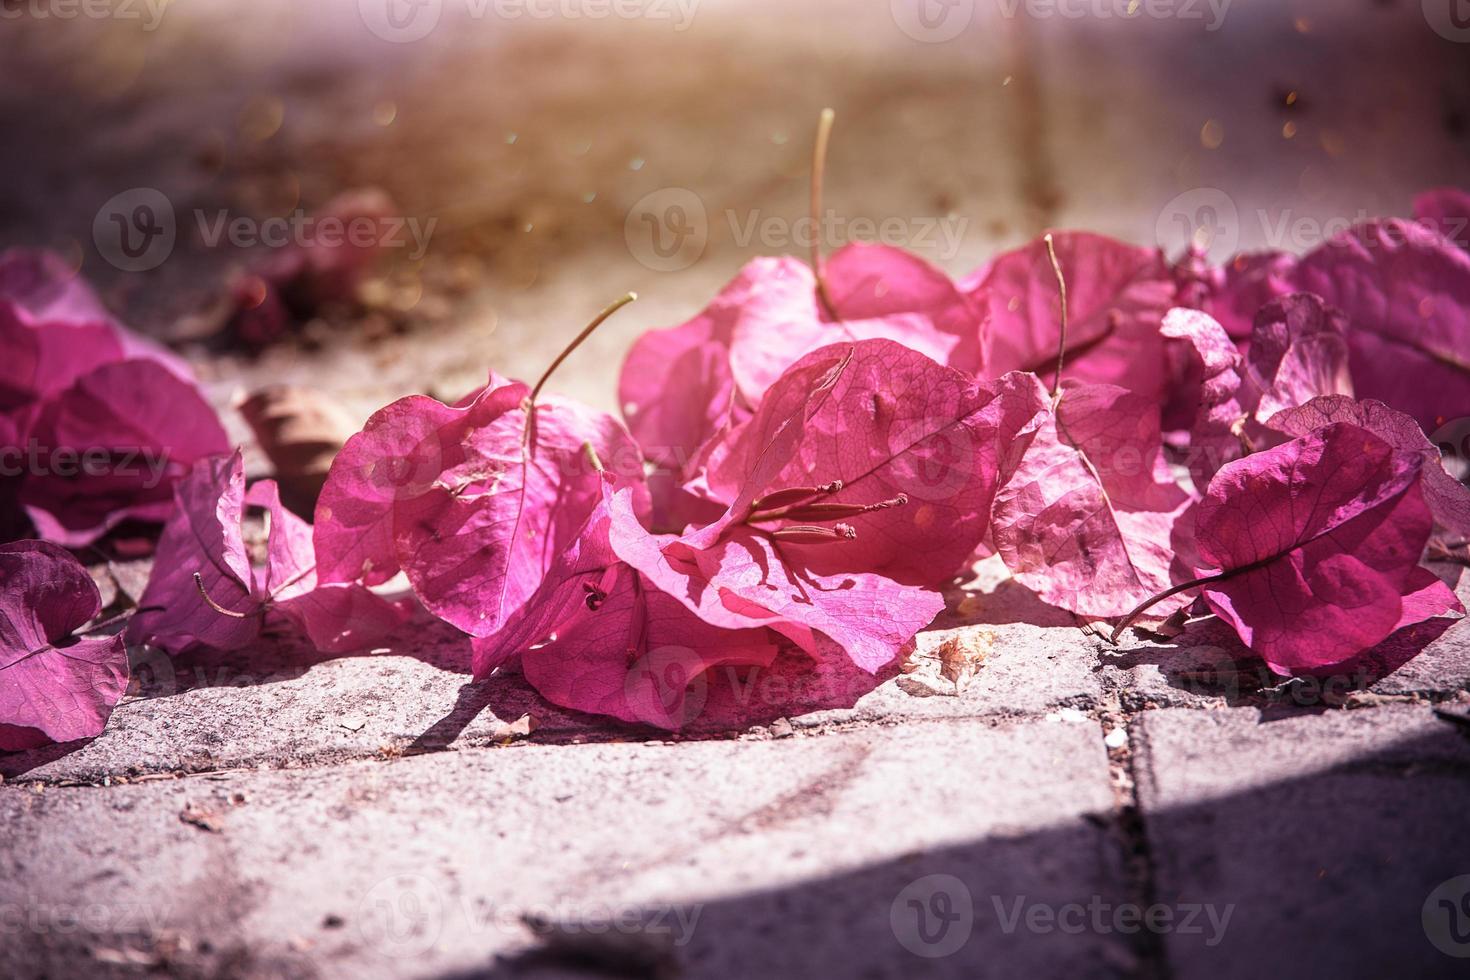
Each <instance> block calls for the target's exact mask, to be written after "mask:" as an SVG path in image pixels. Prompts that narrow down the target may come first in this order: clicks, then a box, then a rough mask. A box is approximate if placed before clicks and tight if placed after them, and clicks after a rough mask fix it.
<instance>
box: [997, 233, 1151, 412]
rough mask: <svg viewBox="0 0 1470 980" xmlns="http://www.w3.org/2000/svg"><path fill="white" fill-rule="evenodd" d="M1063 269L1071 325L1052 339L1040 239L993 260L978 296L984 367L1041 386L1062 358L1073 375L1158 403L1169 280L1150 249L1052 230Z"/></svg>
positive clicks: (1050, 286) (1053, 322) (1051, 303)
mask: <svg viewBox="0 0 1470 980" xmlns="http://www.w3.org/2000/svg"><path fill="white" fill-rule="evenodd" d="M1054 242H1055V248H1056V253H1057V257H1058V260H1059V261H1060V263H1061V264H1062V265H1063V266H1064V267H1065V268H1066V269H1067V279H1068V287H1069V291H1070V293H1071V296H1070V305H1071V317H1070V319H1071V330H1070V333H1069V335H1068V337H1067V340H1066V343H1065V345H1063V344H1062V342H1061V341H1059V339H1058V335H1057V322H1058V319H1059V311H1060V307H1059V303H1058V297H1057V284H1056V279H1055V278H1054V273H1053V266H1052V262H1051V258H1050V256H1049V255H1048V251H1047V242H1046V241H1045V239H1037V240H1036V241H1034V242H1032V243H1030V244H1029V245H1026V246H1025V247H1024V248H1020V249H1017V250H1015V251H1012V252H1007V253H1005V254H1004V255H1001V256H999V257H997V258H996V259H995V261H994V262H993V263H992V264H991V265H990V268H989V272H988V274H987V275H986V277H985V280H984V282H983V283H982V284H981V285H980V287H979V293H978V295H979V296H980V297H981V298H982V299H983V300H984V302H985V303H986V304H987V308H988V310H989V315H990V322H989V326H988V327H987V331H988V333H987V337H988V344H989V349H988V351H987V354H986V364H987V369H988V371H989V372H990V373H991V374H993V375H1001V374H1005V373H1006V372H1008V371H1029V372H1031V373H1034V374H1036V375H1038V376H1040V377H1041V379H1042V381H1043V382H1044V383H1046V384H1047V385H1048V386H1051V385H1052V384H1054V382H1055V380H1056V374H1057V365H1058V362H1059V361H1060V362H1061V363H1062V364H1063V366H1064V367H1065V368H1066V371H1067V374H1068V376H1069V377H1071V378H1072V379H1073V380H1076V381H1084V382H1093V383H1100V384H1115V385H1120V386H1122V387H1124V388H1128V389H1130V390H1132V391H1134V392H1137V393H1138V394H1139V395H1141V396H1142V397H1144V398H1147V399H1151V400H1154V401H1158V400H1159V399H1160V398H1161V397H1162V396H1163V392H1164V385H1165V380H1166V377H1167V371H1166V368H1165V359H1164V341H1163V339H1162V338H1161V337H1160V336H1159V325H1160V323H1162V322H1163V319H1164V314H1165V313H1167V312H1168V311H1169V309H1170V308H1171V307H1173V306H1174V293H1175V285H1174V281H1173V279H1172V277H1171V276H1170V273H1169V269H1168V268H1167V267H1166V266H1165V264H1164V261H1163V257H1162V256H1161V255H1160V253H1159V252H1158V250H1156V249H1147V248H1137V247H1134V246H1132V245H1125V244H1123V243H1122V242H1117V241H1113V240H1112V239H1109V238H1104V237H1103V236H1101V235H1092V234H1088V233H1085V232H1063V233H1060V234H1057V235H1055V236H1054Z"/></svg>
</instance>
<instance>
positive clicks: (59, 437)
mask: <svg viewBox="0 0 1470 980" xmlns="http://www.w3.org/2000/svg"><path fill="white" fill-rule="evenodd" d="M32 435H33V437H34V439H35V441H36V443H37V444H38V445H39V447H40V448H41V451H42V453H43V457H44V458H43V462H42V465H41V466H40V468H39V471H38V472H36V473H32V474H30V475H29V476H28V477H27V480H26V484H25V487H24V489H23V490H22V494H21V500H22V503H24V504H25V505H26V507H27V510H28V511H29V512H30V515H31V519H32V520H33V521H34V522H35V524H36V527H37V528H38V529H39V530H40V531H41V533H42V535H43V536H44V537H46V538H47V539H49V540H53V541H56V542H58V543H60V544H65V545H68V546H70V547H82V546H84V545H86V544H90V543H91V542H93V541H95V540H96V539H97V538H99V537H101V536H102V535H103V534H105V533H106V532H107V531H108V530H110V529H111V528H113V527H116V526H117V525H118V524H120V523H122V522H123V521H125V520H129V519H133V520H145V521H163V520H165V519H166V518H167V517H168V515H169V514H170V513H171V511H172V503H171V495H172V491H173V487H174V485H175V483H176V482H177V481H178V480H179V479H180V478H181V477H182V476H183V474H185V473H187V472H188V471H189V469H190V468H191V467H192V466H193V465H194V464H195V463H196V462H197V461H199V460H201V459H204V458H205V457H208V456H211V455H215V454H219V453H225V452H228V451H229V442H228V440H227V438H226V436H225V432H224V429H223V427H222V426H221V425H220V422H219V419H218V418H217V417H216V416H215V414H214V410H213V409H212V408H210V406H209V404H208V403H207V402H205V401H204V399H203V397H202V396H201V395H200V393H199V391H198V389H196V388H195V387H194V386H193V385H191V384H189V383H187V382H185V381H181V380H179V378H178V377H177V376H175V375H174V374H172V373H171V372H169V371H168V370H167V369H166V368H164V367H163V366H161V365H159V364H157V363H155V362H153V361H120V362H118V363H115V364H107V365H104V366H102V367H99V368H97V369H95V370H93V371H92V372H90V373H89V374H87V375H85V376H84V377H82V378H80V379H78V380H77V382H76V383H75V384H73V385H72V386H71V387H70V388H68V389H67V390H66V391H64V392H61V393H60V394H58V395H56V396H55V398H54V399H52V400H51V401H50V402H49V403H48V404H47V405H46V406H45V408H44V409H43V410H42V411H41V413H40V416H39V418H38V420H37V422H36V424H35V426H34V427H33V429H32Z"/></svg>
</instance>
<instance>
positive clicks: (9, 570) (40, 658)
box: [0, 541, 128, 752]
mask: <svg viewBox="0 0 1470 980" xmlns="http://www.w3.org/2000/svg"><path fill="white" fill-rule="evenodd" d="M101 608H102V598H101V596H100V595H99V594H98V591H97V586H96V585H95V584H93V582H92V578H91V576H90V575H88V574H87V570H86V569H84V568H82V566H81V565H80V564H79V563H78V562H77V560H76V559H75V558H73V557H72V556H71V555H70V554H68V553H67V552H65V551H63V550H62V549H61V548H58V547H56V546H55V545H52V544H48V543H46V542H43V541H17V542H14V543H12V544H6V545H0V752H17V751H21V750H24V749H31V748H36V747H38V746H41V745H45V744H47V743H48V742H71V741H75V740H77V739H82V738H92V737H93V736H96V735H99V734H101V732H102V729H103V728H104V727H105V726H106V724H107V719H108V717H109V716H110V715H111V714H112V708H113V706H114V705H116V704H117V702H118V701H119V700H120V699H121V698H122V696H123V693H124V692H125V691H126V689H127V681H128V654H127V648H126V647H125V646H124V644H123V638H122V637H121V636H109V637H99V638H96V639H77V640H74V639H72V638H71V637H72V634H73V633H74V632H75V631H76V630H78V629H80V628H81V627H82V626H84V625H85V624H86V623H87V622H88V621H90V620H92V619H94V618H95V617H96V616H97V614H98V612H100V611H101Z"/></svg>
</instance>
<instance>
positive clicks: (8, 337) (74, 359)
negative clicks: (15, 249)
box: [0, 300, 123, 411]
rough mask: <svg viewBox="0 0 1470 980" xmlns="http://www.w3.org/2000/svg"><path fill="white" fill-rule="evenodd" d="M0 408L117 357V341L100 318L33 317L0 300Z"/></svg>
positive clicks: (61, 386)
mask: <svg viewBox="0 0 1470 980" xmlns="http://www.w3.org/2000/svg"><path fill="white" fill-rule="evenodd" d="M0 350H3V351H5V358H4V359H3V360H0V411H5V410H7V409H13V408H16V407H19V406H21V405H25V404H29V403H31V402H35V401H38V400H40V399H44V398H49V397H51V396H53V395H55V394H57V393H59V392H62V391H65V390H66V389H67V388H69V387H71V385H72V384H73V383H74V382H75V381H76V380H77V379H78V378H80V377H82V376H83V375H85V374H88V373H89V372H91V371H92V370H93V369H95V368H98V367H101V366H102V365H104V364H111V363H113V362H114V361H121V360H122V359H123V350H122V346H121V345H120V344H118V343H117V341H116V338H115V337H114V335H113V331H112V328H111V327H110V326H108V325H107V324H106V323H103V322H100V321H96V320H91V321H86V320H83V321H74V322H70V321H57V322H54V323H41V324H36V323H34V322H33V321H32V320H31V319H30V318H29V317H28V316H26V315H25V314H24V313H23V312H21V310H20V309H19V308H18V307H16V306H15V305H14V304H12V303H9V302H6V301H4V300H0Z"/></svg>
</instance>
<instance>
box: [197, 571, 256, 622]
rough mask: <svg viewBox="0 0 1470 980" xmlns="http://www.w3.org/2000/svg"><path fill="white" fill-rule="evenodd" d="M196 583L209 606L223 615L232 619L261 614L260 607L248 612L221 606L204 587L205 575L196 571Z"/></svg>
mask: <svg viewBox="0 0 1470 980" xmlns="http://www.w3.org/2000/svg"><path fill="white" fill-rule="evenodd" d="M194 584H195V586H197V587H198V589H199V595H200V596H202V597H203V598H204V601H205V602H206V603H207V604H208V605H209V608H210V609H213V610H214V611H215V612H217V613H219V614H220V615H221V616H228V617H230V618H231V619H249V618H250V617H251V616H258V615H259V614H260V610H259V609H256V610H254V611H253V612H248V613H242V612H235V610H233V609H226V608H225V607H224V606H221V605H220V604H219V603H217V602H215V601H214V597H213V596H211V595H210V594H209V590H208V589H206V588H205V587H204V576H202V575H200V574H199V573H198V572H195V573H194Z"/></svg>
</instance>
